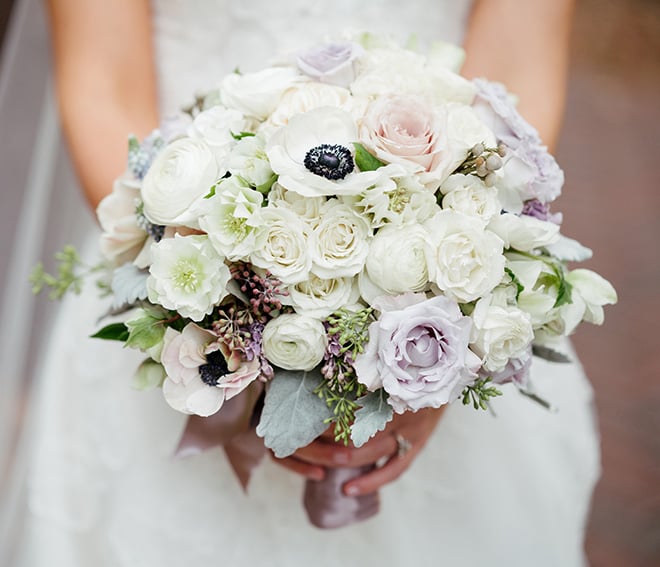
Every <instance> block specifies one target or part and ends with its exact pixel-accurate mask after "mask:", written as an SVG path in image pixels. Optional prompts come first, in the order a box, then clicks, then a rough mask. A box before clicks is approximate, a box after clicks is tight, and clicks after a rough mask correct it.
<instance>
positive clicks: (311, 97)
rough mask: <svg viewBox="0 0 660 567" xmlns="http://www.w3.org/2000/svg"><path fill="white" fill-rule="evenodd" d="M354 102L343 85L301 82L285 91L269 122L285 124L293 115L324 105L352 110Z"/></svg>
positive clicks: (275, 124)
mask: <svg viewBox="0 0 660 567" xmlns="http://www.w3.org/2000/svg"><path fill="white" fill-rule="evenodd" d="M353 104H354V102H353V97H352V96H351V93H350V92H349V91H348V90H347V89H344V88H342V87H337V86H334V85H326V84H322V83H317V82H309V83H300V84H298V85H295V86H294V87H292V88H290V89H289V90H288V91H286V92H285V93H284V95H283V96H282V99H281V100H280V102H279V104H278V105H277V108H276V109H275V110H274V111H273V113H272V114H271V115H270V117H269V118H268V122H269V123H270V124H272V125H273V126H284V125H285V124H288V122H289V119H290V118H291V117H292V116H294V115H296V114H304V113H305V112H308V111H310V110H313V109H315V108H320V107H322V106H330V107H332V108H340V109H342V110H345V111H346V112H351V111H352V110H353Z"/></svg>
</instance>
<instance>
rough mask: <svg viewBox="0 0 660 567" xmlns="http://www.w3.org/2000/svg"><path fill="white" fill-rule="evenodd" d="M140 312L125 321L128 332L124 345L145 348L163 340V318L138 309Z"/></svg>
mask: <svg viewBox="0 0 660 567" xmlns="http://www.w3.org/2000/svg"><path fill="white" fill-rule="evenodd" d="M140 313H141V316H140V317H137V318H136V319H132V320H131V321H126V327H127V328H128V332H129V335H128V339H127V340H126V346H128V347H131V348H137V349H140V350H147V349H149V348H151V347H152V346H155V345H157V344H158V343H159V342H160V341H162V340H163V336H164V335H165V325H164V324H163V319H161V318H159V317H154V316H153V315H152V314H149V313H147V312H145V311H140Z"/></svg>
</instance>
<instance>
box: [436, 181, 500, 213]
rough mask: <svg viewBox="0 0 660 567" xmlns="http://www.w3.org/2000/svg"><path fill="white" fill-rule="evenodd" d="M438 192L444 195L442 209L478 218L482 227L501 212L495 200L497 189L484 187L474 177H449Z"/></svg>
mask: <svg viewBox="0 0 660 567" xmlns="http://www.w3.org/2000/svg"><path fill="white" fill-rule="evenodd" d="M440 191H442V193H444V197H443V199H442V208H443V209H452V210H454V211H456V212H459V213H463V214H465V215H468V216H470V217H475V218H478V219H480V220H481V221H482V222H483V223H484V226H485V225H486V224H487V223H488V222H489V221H490V220H491V219H492V218H493V217H494V216H495V215H499V214H500V211H501V210H502V206H501V205H500V202H499V200H498V198H497V189H496V188H495V187H486V185H485V184H484V182H483V181H482V180H481V179H479V178H478V177H477V176H476V175H462V174H460V173H456V174H454V175H451V176H450V177H448V178H447V179H446V180H445V182H444V183H443V184H442V186H441V187H440Z"/></svg>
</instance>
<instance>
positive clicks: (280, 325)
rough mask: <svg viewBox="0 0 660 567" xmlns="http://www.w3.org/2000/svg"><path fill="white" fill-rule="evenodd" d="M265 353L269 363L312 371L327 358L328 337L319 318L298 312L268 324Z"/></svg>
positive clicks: (264, 336)
mask: <svg viewBox="0 0 660 567" xmlns="http://www.w3.org/2000/svg"><path fill="white" fill-rule="evenodd" d="M262 341H263V342H262V348H263V352H264V354H265V356H266V358H267V359H268V361H269V362H271V363H272V364H274V365H275V366H279V367H280V368H284V369H285V370H312V369H314V368H315V367H316V366H318V365H319V364H320V363H321V361H322V360H323V354H324V353H325V348H326V346H327V344H328V337H327V335H326V332H325V328H324V327H323V323H321V321H319V320H318V319H313V318H312V317H306V316H304V315H298V314H296V313H292V314H287V315H280V316H279V317H276V318H275V319H271V320H270V321H268V323H266V326H265V327H264V330H263V334H262Z"/></svg>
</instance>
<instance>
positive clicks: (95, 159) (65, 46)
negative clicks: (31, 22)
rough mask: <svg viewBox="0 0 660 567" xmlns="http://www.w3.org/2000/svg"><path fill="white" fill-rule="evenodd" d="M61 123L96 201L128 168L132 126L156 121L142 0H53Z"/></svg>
mask: <svg viewBox="0 0 660 567" xmlns="http://www.w3.org/2000/svg"><path fill="white" fill-rule="evenodd" d="M49 15H50V22H51V30H52V40H53V52H54V59H55V70H56V75H55V77H56V89H57V96H58V101H59V106H60V115H61V120H62V127H63V130H64V134H65V137H66V140H67V143H68V145H69V149H70V153H71V156H72V159H73V163H74V165H75V167H76V170H77V173H78V177H79V179H80V181H81V184H82V188H83V190H84V192H85V196H86V197H87V200H88V201H89V203H90V205H91V206H92V207H96V205H97V204H98V202H99V201H100V200H101V199H102V198H103V197H104V196H105V195H106V194H107V193H109V192H110V190H111V188H112V181H113V180H114V179H115V178H116V177H117V176H118V175H119V174H121V172H122V171H123V170H124V169H125V164H126V150H127V138H128V134H129V133H134V134H136V135H137V136H144V135H145V134H147V133H148V132H149V131H150V130H151V129H153V128H154V127H155V126H156V125H157V124H158V107H157V96H156V79H155V73H154V60H153V47H152V40H151V18H150V12H149V3H148V2H147V1H145V0H142V1H137V0H113V2H106V1H105V0H51V1H50V3H49Z"/></svg>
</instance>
